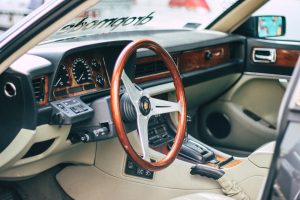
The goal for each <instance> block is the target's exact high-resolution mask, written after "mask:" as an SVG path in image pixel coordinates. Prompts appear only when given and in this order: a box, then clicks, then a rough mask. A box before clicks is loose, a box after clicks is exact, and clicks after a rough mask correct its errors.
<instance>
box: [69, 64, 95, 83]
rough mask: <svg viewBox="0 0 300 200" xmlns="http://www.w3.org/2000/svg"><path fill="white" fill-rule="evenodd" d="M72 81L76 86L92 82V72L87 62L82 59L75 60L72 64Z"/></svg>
mask: <svg viewBox="0 0 300 200" xmlns="http://www.w3.org/2000/svg"><path fill="white" fill-rule="evenodd" d="M72 72H73V76H74V79H75V80H76V82H77V83H78V84H82V83H88V82H91V81H92V71H91V68H90V66H89V65H88V63H87V61H86V60H84V59H82V58H76V59H75V60H74V62H73V64H72Z"/></svg>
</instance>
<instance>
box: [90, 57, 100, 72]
mask: <svg viewBox="0 0 300 200" xmlns="http://www.w3.org/2000/svg"><path fill="white" fill-rule="evenodd" d="M91 66H92V67H93V69H97V70H99V69H100V68H101V65H100V64H99V63H98V62H97V60H96V59H92V61H91Z"/></svg>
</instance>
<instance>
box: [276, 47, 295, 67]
mask: <svg viewBox="0 0 300 200" xmlns="http://www.w3.org/2000/svg"><path fill="white" fill-rule="evenodd" d="M299 54H300V51H299V50H287V49H277V50H276V62H275V65H278V66H282V67H292V68H294V67H295V65H296V62H297V60H298V57H299Z"/></svg>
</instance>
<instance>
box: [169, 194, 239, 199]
mask: <svg viewBox="0 0 300 200" xmlns="http://www.w3.org/2000/svg"><path fill="white" fill-rule="evenodd" d="M171 200H233V199H232V198H230V197H227V196H224V195H222V194H215V193H195V194H189V195H185V196H181V197H176V198H173V199H171Z"/></svg>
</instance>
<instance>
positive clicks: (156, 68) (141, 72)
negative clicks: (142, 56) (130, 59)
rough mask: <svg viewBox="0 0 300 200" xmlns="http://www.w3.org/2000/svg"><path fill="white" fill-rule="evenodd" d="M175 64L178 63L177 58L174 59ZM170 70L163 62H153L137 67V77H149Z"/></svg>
mask: <svg viewBox="0 0 300 200" xmlns="http://www.w3.org/2000/svg"><path fill="white" fill-rule="evenodd" d="M173 60H174V62H175V63H176V62H177V59H176V57H173ZM167 71H168V68H167V66H166V64H165V63H164V62H163V61H153V62H147V63H141V64H137V65H136V70H135V77H136V78H139V77H143V76H149V75H153V74H158V73H162V72H167Z"/></svg>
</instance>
